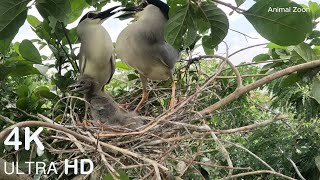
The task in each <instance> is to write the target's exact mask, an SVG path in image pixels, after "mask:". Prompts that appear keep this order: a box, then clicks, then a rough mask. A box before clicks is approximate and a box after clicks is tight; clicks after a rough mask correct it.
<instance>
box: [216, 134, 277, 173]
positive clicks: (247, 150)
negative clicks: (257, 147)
mask: <svg viewBox="0 0 320 180" xmlns="http://www.w3.org/2000/svg"><path fill="white" fill-rule="evenodd" d="M221 141H223V142H225V143H228V144H232V145H234V146H236V147H238V148H240V149H243V150H245V151H246V152H248V153H249V154H250V155H252V156H253V157H255V158H256V159H258V160H259V161H260V162H262V164H264V165H265V166H267V167H268V168H269V169H270V170H271V171H274V172H276V171H275V170H274V169H273V168H272V167H271V166H270V165H269V164H268V163H266V162H265V161H264V160H262V159H261V158H260V157H258V156H257V155H256V154H254V153H253V152H251V151H250V150H249V149H247V148H245V147H243V146H240V145H238V144H236V143H233V142H230V141H227V140H221Z"/></svg>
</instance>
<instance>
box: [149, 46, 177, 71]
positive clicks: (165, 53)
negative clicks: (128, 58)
mask: <svg viewBox="0 0 320 180" xmlns="http://www.w3.org/2000/svg"><path fill="white" fill-rule="evenodd" d="M154 55H155V56H156V58H158V59H159V60H160V61H161V62H162V63H164V64H165V65H166V66H168V67H169V68H170V69H173V68H174V65H175V64H176V62H177V61H178V59H179V58H180V53H179V51H178V50H176V49H175V48H173V47H172V46H171V45H170V44H168V43H167V42H164V43H161V44H159V45H157V46H155V49H154Z"/></svg>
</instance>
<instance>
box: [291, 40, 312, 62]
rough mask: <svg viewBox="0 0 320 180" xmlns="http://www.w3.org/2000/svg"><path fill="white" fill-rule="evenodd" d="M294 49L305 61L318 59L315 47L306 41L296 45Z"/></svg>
mask: <svg viewBox="0 0 320 180" xmlns="http://www.w3.org/2000/svg"><path fill="white" fill-rule="evenodd" d="M294 51H295V52H296V53H297V54H298V55H299V56H300V57H301V58H302V59H304V60H305V61H312V60H316V59H317V55H316V54H315V52H314V51H313V49H312V48H311V47H310V46H309V45H308V44H306V43H301V44H299V45H298V46H295V47H294Z"/></svg>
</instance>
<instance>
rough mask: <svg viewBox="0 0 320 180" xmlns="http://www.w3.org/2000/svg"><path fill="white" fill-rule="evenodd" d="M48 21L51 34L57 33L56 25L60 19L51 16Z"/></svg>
mask: <svg viewBox="0 0 320 180" xmlns="http://www.w3.org/2000/svg"><path fill="white" fill-rule="evenodd" d="M48 19H49V26H50V27H51V34H54V33H55V31H56V25H57V22H58V19H56V18H55V17H53V16H49V17H48Z"/></svg>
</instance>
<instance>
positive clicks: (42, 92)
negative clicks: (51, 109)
mask: <svg viewBox="0 0 320 180" xmlns="http://www.w3.org/2000/svg"><path fill="white" fill-rule="evenodd" d="M34 93H35V95H36V96H39V97H42V98H46V99H51V100H52V99H58V98H59V97H58V96H57V95H56V94H54V93H52V92H50V90H49V88H48V87H46V86H42V87H38V88H37V89H35V90H34Z"/></svg>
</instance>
